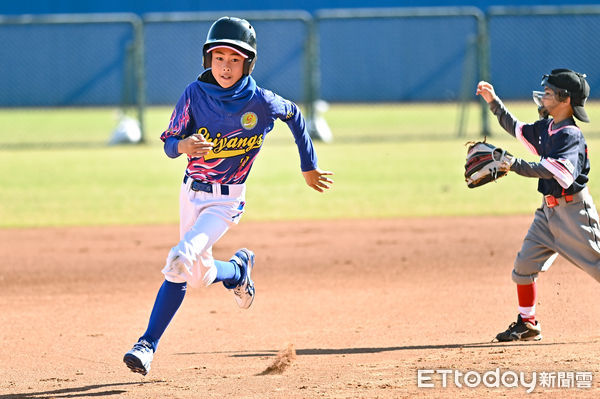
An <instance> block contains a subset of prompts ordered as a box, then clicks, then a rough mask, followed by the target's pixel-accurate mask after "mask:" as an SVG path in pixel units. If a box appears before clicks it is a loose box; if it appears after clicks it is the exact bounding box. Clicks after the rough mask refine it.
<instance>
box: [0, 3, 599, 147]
mask: <svg viewBox="0 0 600 399" xmlns="http://www.w3.org/2000/svg"><path fill="white" fill-rule="evenodd" d="M224 14H229V15H239V16H242V17H244V18H246V19H248V20H249V21H251V23H252V24H253V25H254V27H255V29H256V31H257V35H258V62H257V64H256V68H255V70H254V72H253V76H254V77H255V78H256V80H257V81H258V82H259V84H260V85H261V86H262V87H265V88H267V89H271V90H273V91H275V92H277V93H278V94H280V95H282V96H283V97H286V98H289V99H291V100H293V101H295V102H298V103H299V104H301V105H303V107H304V112H305V114H306V116H307V119H308V120H309V122H310V120H311V119H312V118H313V116H314V114H315V112H314V106H315V102H316V101H317V100H319V99H323V100H325V101H328V102H333V103H382V102H387V103H392V104H393V103H405V104H408V103H420V102H444V103H455V104H457V111H456V120H455V121H453V122H454V123H456V127H450V129H449V130H450V131H451V132H452V133H451V134H458V135H461V134H462V133H464V130H465V125H466V123H468V122H466V121H468V120H472V118H468V117H467V115H466V113H467V112H468V110H469V109H473V105H475V104H476V105H477V106H478V107H479V109H480V111H481V116H479V117H478V118H479V120H480V121H481V133H482V134H488V135H489V134H490V128H489V124H490V121H491V116H490V114H489V111H488V110H487V106H486V105H485V104H483V103H482V102H481V100H480V99H478V98H476V96H475V93H474V92H475V90H474V87H475V84H476V82H477V81H478V80H481V79H485V80H490V81H491V82H492V83H493V84H494V86H495V88H496V90H497V92H498V94H499V95H500V96H501V97H502V98H503V99H505V100H506V101H530V95H531V90H534V89H538V88H539V83H540V78H541V75H542V74H544V73H547V72H549V71H550V70H551V69H553V68H557V67H567V68H571V69H575V70H578V71H580V72H584V73H587V74H588V81H589V83H590V86H591V87H592V98H591V99H590V100H591V101H590V102H588V107H590V108H591V112H590V114H591V117H592V119H593V121H595V114H596V111H595V107H596V105H595V102H594V101H593V100H594V97H595V95H596V94H595V88H597V87H600V74H597V73H596V71H598V70H600V55H599V54H600V48H599V47H600V42H598V41H597V40H594V39H593V38H595V37H596V36H598V33H600V6H578V7H576V6H569V7H511V8H507V7H493V8H490V9H489V10H488V12H487V13H485V14H484V13H483V12H481V11H480V10H479V9H477V8H474V7H442V8H429V7H422V8H393V9H347V10H320V11H317V12H316V13H315V14H314V15H311V14H308V13H306V12H304V11H289V12H279V11H272V12H271V11H260V12H258V11H250V12H238V13H235V12H227V13H151V14H144V15H143V16H141V17H139V16H137V15H135V14H79V15H39V16H31V15H27V16H25V15H23V16H14V17H9V16H0V35H1V37H2V39H3V40H2V44H0V56H1V57H2V60H3V61H2V63H0V83H1V87H2V90H0V107H5V109H6V108H15V107H34V108H38V107H81V106H101V107H114V108H116V109H122V110H131V109H133V110H134V111H135V112H136V115H137V119H138V120H139V121H140V123H141V125H142V131H143V125H144V109H145V107H146V106H147V105H165V106H169V107H172V106H173V105H174V103H175V102H176V101H177V99H178V98H179V96H180V95H181V93H182V92H183V90H184V88H185V86H186V85H187V84H189V83H190V82H192V81H193V80H194V79H196V77H197V76H198V74H199V73H200V72H202V70H203V68H202V45H203V43H204V40H205V38H206V32H207V31H208V29H209V27H210V25H211V24H212V22H213V21H214V20H216V19H217V18H219V17H221V16H222V15H224ZM594 126H595V124H594V123H592V124H590V125H589V126H586V132H590V131H591V133H592V134H596V133H599V134H600V127H598V128H594ZM599 126H600V125H599ZM82 128H85V126H82ZM399 128H401V126H399ZM594 130H598V132H595V131H594ZM109 133H110V132H107V133H106V135H107V136H108V134H109ZM418 134H419V132H418V131H416V132H415V135H418Z"/></svg>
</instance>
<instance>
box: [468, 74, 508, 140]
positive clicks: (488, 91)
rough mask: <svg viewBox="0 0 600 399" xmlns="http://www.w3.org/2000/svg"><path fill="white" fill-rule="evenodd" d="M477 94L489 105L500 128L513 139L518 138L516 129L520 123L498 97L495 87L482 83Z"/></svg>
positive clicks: (478, 85)
mask: <svg viewBox="0 0 600 399" xmlns="http://www.w3.org/2000/svg"><path fill="white" fill-rule="evenodd" d="M475 94H478V95H480V96H481V97H482V98H483V99H484V100H485V102H487V103H488V104H489V106H490V111H492V113H493V114H494V115H496V117H497V118H498V122H499V123H500V126H502V128H503V129H504V130H506V131H507V132H508V133H509V134H510V135H512V136H513V137H517V134H516V127H517V124H518V123H519V121H518V120H517V119H516V118H515V117H514V116H512V114H511V113H510V112H508V109H506V107H505V106H504V104H503V103H502V100H500V97H498V96H497V95H496V92H495V91H494V86H492V85H491V84H490V83H488V82H484V81H481V82H479V83H478V84H477V92H476V93H475Z"/></svg>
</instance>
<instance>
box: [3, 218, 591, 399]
mask: <svg viewBox="0 0 600 399" xmlns="http://www.w3.org/2000/svg"><path fill="white" fill-rule="evenodd" d="M530 221H531V217H530V216H512V217H478V218H431V219H394V220H345V221H302V222H275V223H273V222H270V223H258V222H244V221H242V222H241V223H240V225H239V226H237V227H235V228H233V229H232V230H231V231H230V232H228V233H227V235H225V237H223V238H222V239H221V241H219V242H218V244H217V245H216V246H215V248H214V254H215V257H216V258H220V259H226V258H229V256H230V255H231V254H232V253H233V252H234V251H235V250H236V249H237V248H239V247H244V246H246V247H249V248H251V249H253V250H254V251H255V252H256V257H257V258H256V259H257V261H256V268H255V271H254V274H253V278H254V281H255V284H256V292H257V294H256V300H255V301H254V304H253V305H252V307H251V308H250V309H249V310H241V309H238V308H237V306H236V305H235V302H234V299H233V296H232V294H231V293H230V292H227V291H226V290H225V289H224V288H223V287H222V286H221V285H218V284H215V285H214V286H211V287H209V288H207V289H191V288H190V289H188V292H187V295H186V298H185V300H184V302H183V305H182V307H181V308H180V310H179V312H178V313H177V315H176V316H175V318H174V320H173V322H172V323H171V325H170V326H169V328H168V329H167V331H166V333H165V335H164V336H163V339H162V340H161V342H160V345H159V349H158V352H157V353H156V357H155V360H154V362H153V363H152V370H151V371H150V373H149V374H148V375H147V376H146V377H143V376H141V375H139V374H134V373H131V372H130V371H129V370H128V369H127V367H126V366H125V365H124V364H123V362H122V357H123V354H124V353H125V352H126V351H127V350H129V349H130V347H131V345H132V344H133V343H134V342H135V341H136V340H137V338H138V337H139V336H140V335H141V334H142V333H143V332H144V330H145V328H146V323H147V321H148V317H149V314H150V310H151V308H152V305H153V302H154V298H155V296H156V293H157V290H158V288H159V287H160V285H161V283H162V280H163V277H162V274H161V273H160V270H161V268H162V264H163V262H164V259H165V257H166V254H167V252H168V250H169V248H170V247H171V246H172V245H174V244H175V243H176V240H177V238H178V237H177V234H178V233H177V226H174V225H173V226H142V227H85V228H83V227H82V228H39V229H27V230H24V229H4V230H0V242H1V244H0V259H1V263H0V326H1V328H0V399H5V398H80V397H81V398H85V397H94V398H98V397H107V398H414V397H423V398H425V397H427V398H429V397H432V398H438V397H439V398H443V397H451V398H455V397H464V398H481V397H504V398H523V397H527V396H532V397H544V398H563V397H569V398H583V397H588V398H594V397H598V396H599V394H600V392H599V390H598V387H599V386H600V384H599V383H598V380H599V379H600V365H599V362H600V361H599V360H598V359H600V306H599V303H600V290H599V288H600V286H599V285H598V283H597V282H596V281H594V280H593V279H592V278H591V277H589V276H588V275H586V274H585V273H583V272H582V271H580V270H579V269H577V268H576V267H574V266H573V265H571V264H570V263H568V262H567V261H565V260H564V259H561V258H560V257H559V259H558V260H557V262H556V263H555V264H554V266H553V267H552V268H551V269H550V270H549V271H548V272H546V273H544V274H543V275H542V276H541V278H540V279H539V280H538V294H539V300H538V304H537V306H538V312H537V313H538V318H539V320H540V322H541V325H542V333H543V335H544V339H543V340H542V341H540V342H535V343H534V342H529V343H527V342H526V343H492V342H491V340H492V338H493V337H494V336H495V334H496V333H498V332H500V331H501V330H504V329H506V327H508V324H510V322H512V321H514V320H515V319H516V316H517V308H516V306H517V299H516V290H515V286H514V284H513V282H512V281H511V279H510V272H511V270H512V264H513V260H514V257H515V255H516V253H517V252H518V250H519V248H520V246H521V241H522V239H523V237H524V235H525V233H526V231H527V228H528V227H529V223H530ZM290 347H291V348H294V349H295V356H289V358H288V359H287V360H286V361H287V362H288V364H287V365H286V367H285V368H283V369H282V372H281V373H265V372H264V371H265V370H266V369H268V368H269V366H270V365H273V364H274V362H275V361H276V360H277V355H278V353H280V352H281V351H285V349H286V348H290ZM496 369H499V370H500V372H506V371H513V372H516V373H521V372H523V373H525V375H526V378H527V380H528V381H529V380H530V379H531V376H532V373H533V372H536V373H538V376H539V375H540V373H542V372H547V373H554V375H555V376H556V377H557V378H558V377H559V373H567V374H561V375H562V376H563V377H564V378H563V379H562V380H560V381H562V383H563V385H564V384H565V383H568V382H569V381H571V380H569V378H571V377H573V375H570V374H568V373H571V372H572V373H575V374H576V375H577V376H579V377H581V376H585V375H590V373H591V375H592V377H593V380H592V383H591V388H585V387H583V386H582V385H578V386H575V387H571V388H568V387H560V386H559V380H558V379H555V380H554V384H553V385H554V386H553V387H547V386H546V387H544V386H540V384H539V381H538V385H537V386H536V388H535V389H534V390H533V392H532V393H530V394H528V393H527V392H526V388H524V387H523V386H519V387H514V388H508V387H503V386H500V387H486V386H485V385H483V384H479V386H478V387H475V388H469V387H466V386H464V385H463V387H462V388H459V387H458V386H456V384H455V383H454V382H453V381H451V380H450V379H449V380H448V383H447V387H443V386H442V380H441V375H440V374H435V375H431V377H432V380H431V381H426V382H428V383H432V384H433V385H434V387H433V388H425V387H419V386H418V370H457V371H459V372H463V373H465V372H469V371H474V372H477V373H480V374H483V373H485V372H487V371H490V370H496ZM569 376H570V377H569ZM538 378H539V377H538Z"/></svg>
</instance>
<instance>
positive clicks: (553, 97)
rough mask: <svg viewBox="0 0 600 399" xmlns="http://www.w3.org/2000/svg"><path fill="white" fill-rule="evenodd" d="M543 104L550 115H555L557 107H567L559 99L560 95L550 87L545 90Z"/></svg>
mask: <svg viewBox="0 0 600 399" xmlns="http://www.w3.org/2000/svg"><path fill="white" fill-rule="evenodd" d="M542 104H543V105H544V108H546V110H548V113H549V114H550V115H554V114H553V111H554V110H555V109H557V107H563V106H565V105H566V103H565V102H561V101H559V99H558V95H557V94H556V93H555V92H554V90H552V89H551V88H549V87H546V88H544V96H543V97H542Z"/></svg>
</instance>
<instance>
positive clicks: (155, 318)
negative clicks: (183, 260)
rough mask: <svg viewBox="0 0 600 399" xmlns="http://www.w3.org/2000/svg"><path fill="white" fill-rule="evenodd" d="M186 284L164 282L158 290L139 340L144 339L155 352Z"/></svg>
mask: <svg viewBox="0 0 600 399" xmlns="http://www.w3.org/2000/svg"><path fill="white" fill-rule="evenodd" d="M186 288H187V284H186V283H171V282H170V281H167V280H165V281H164V282H163V284H162V286H161V287H160V290H158V294H157V295H156V301H155V302H154V307H153V308H152V313H151V314H150V321H149V322H148V328H147V329H146V332H145V333H144V335H142V337H141V338H140V339H145V340H146V341H148V342H149V343H150V344H152V349H153V350H154V351H155V352H156V347H157V346H158V341H159V340H160V337H162V335H163V333H164V332H165V329H166V328H167V326H168V325H169V323H170V322H171V320H172V319H173V316H175V313H176V312H177V309H179V306H180V305H181V303H182V302H183V298H184V297H185V290H186Z"/></svg>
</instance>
